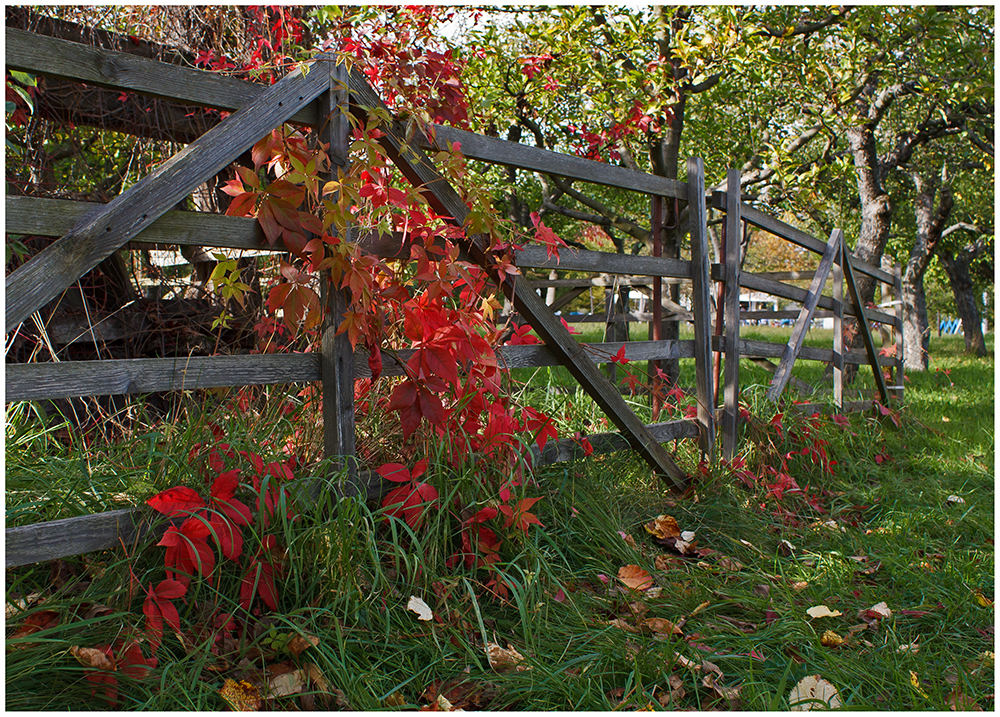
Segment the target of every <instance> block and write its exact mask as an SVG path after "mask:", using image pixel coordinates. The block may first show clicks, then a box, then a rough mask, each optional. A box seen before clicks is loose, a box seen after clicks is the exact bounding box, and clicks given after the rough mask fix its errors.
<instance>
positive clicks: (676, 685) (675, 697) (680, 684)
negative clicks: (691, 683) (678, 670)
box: [653, 675, 686, 709]
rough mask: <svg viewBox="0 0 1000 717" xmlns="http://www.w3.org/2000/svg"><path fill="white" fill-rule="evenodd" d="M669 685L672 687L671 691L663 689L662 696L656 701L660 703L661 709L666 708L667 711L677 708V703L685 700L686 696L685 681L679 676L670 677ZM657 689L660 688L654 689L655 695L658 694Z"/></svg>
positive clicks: (668, 679)
mask: <svg viewBox="0 0 1000 717" xmlns="http://www.w3.org/2000/svg"><path fill="white" fill-rule="evenodd" d="M667 684H668V685H669V687H670V691H669V692H667V691H665V690H662V689H661V690H660V696H659V697H657V698H656V701H657V702H659V703H660V706H661V707H665V708H667V709H670V708H676V706H677V703H678V702H680V701H681V700H682V699H684V695H685V694H686V691H685V689H684V680H682V679H681V678H680V677H679V676H678V675H670V676H669V677H668V678H667ZM657 689H659V688H658V687H657V688H654V689H653V694H656V690H657Z"/></svg>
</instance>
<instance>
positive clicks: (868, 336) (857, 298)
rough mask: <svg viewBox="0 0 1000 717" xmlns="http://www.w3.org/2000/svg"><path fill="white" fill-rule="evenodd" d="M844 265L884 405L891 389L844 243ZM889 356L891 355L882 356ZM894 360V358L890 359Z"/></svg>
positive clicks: (860, 327)
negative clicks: (887, 386)
mask: <svg viewBox="0 0 1000 717" xmlns="http://www.w3.org/2000/svg"><path fill="white" fill-rule="evenodd" d="M842 260H843V267H844V281H845V283H846V284H847V288H848V290H849V291H850V294H851V300H852V301H853V302H854V305H855V306H857V307H860V309H861V311H860V312H859V315H858V330H859V331H860V332H861V340H862V342H863V343H864V345H865V350H866V351H867V352H868V362H869V364H870V365H871V367H872V374H873V376H874V377H875V385H876V386H878V394H879V396H881V397H882V403H883V404H884V405H888V404H889V390H888V388H886V385H885V377H884V376H883V375H882V368H881V367H880V366H879V358H880V357H879V353H878V350H877V349H876V348H875V341H874V340H873V339H872V332H871V329H870V328H869V326H868V319H867V317H866V316H865V313H866V312H865V310H864V304H863V303H862V302H861V294H860V293H859V292H858V285H857V283H856V282H855V281H854V270H853V269H852V267H851V264H852V262H853V259H852V258H851V254H850V252H848V251H847V245H846V244H844V253H843V255H842ZM881 358H889V357H881ZM889 360H890V361H894V359H891V358H890V359H889Z"/></svg>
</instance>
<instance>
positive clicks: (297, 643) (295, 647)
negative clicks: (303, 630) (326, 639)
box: [285, 635, 319, 657]
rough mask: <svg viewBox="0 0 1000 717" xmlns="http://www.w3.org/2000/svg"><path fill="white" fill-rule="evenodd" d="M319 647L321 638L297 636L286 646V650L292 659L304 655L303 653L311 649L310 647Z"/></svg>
mask: <svg viewBox="0 0 1000 717" xmlns="http://www.w3.org/2000/svg"><path fill="white" fill-rule="evenodd" d="M317 645H319V638H318V637H316V636H315V635H296V636H295V637H293V638H292V639H291V640H289V641H288V644H287V645H285V650H287V651H288V653H289V654H291V655H292V657H298V656H299V655H301V654H302V653H303V651H305V650H307V649H309V648H310V647H316V646H317Z"/></svg>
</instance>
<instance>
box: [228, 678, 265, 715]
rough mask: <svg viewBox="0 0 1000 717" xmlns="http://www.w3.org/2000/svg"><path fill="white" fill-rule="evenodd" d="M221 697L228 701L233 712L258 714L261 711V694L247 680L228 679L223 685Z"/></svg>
mask: <svg viewBox="0 0 1000 717" xmlns="http://www.w3.org/2000/svg"><path fill="white" fill-rule="evenodd" d="M219 696H220V697H222V699H224V700H225V701H226V704H228V705H229V707H230V709H232V710H233V712H256V711H257V710H259V709H260V693H259V692H258V691H257V688H256V687H255V686H254V685H253V684H251V683H250V682H247V681H246V680H240V681H239V682H237V681H236V680H230V679H227V680H226V681H225V682H223V683H222V689H220V690H219Z"/></svg>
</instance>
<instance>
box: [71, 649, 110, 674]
mask: <svg viewBox="0 0 1000 717" xmlns="http://www.w3.org/2000/svg"><path fill="white" fill-rule="evenodd" d="M69 653H70V654H71V655H73V657H75V658H76V660H77V662H79V663H80V664H81V665H83V666H84V667H89V668H91V669H94V670H107V671H109V672H114V671H115V670H117V669H118V665H117V663H115V659H114V658H113V657H111V656H110V655H108V654H107V653H106V652H105V651H104V650H99V649H97V648H94V647H79V646H77V645H73V646H72V647H71V648H69Z"/></svg>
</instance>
